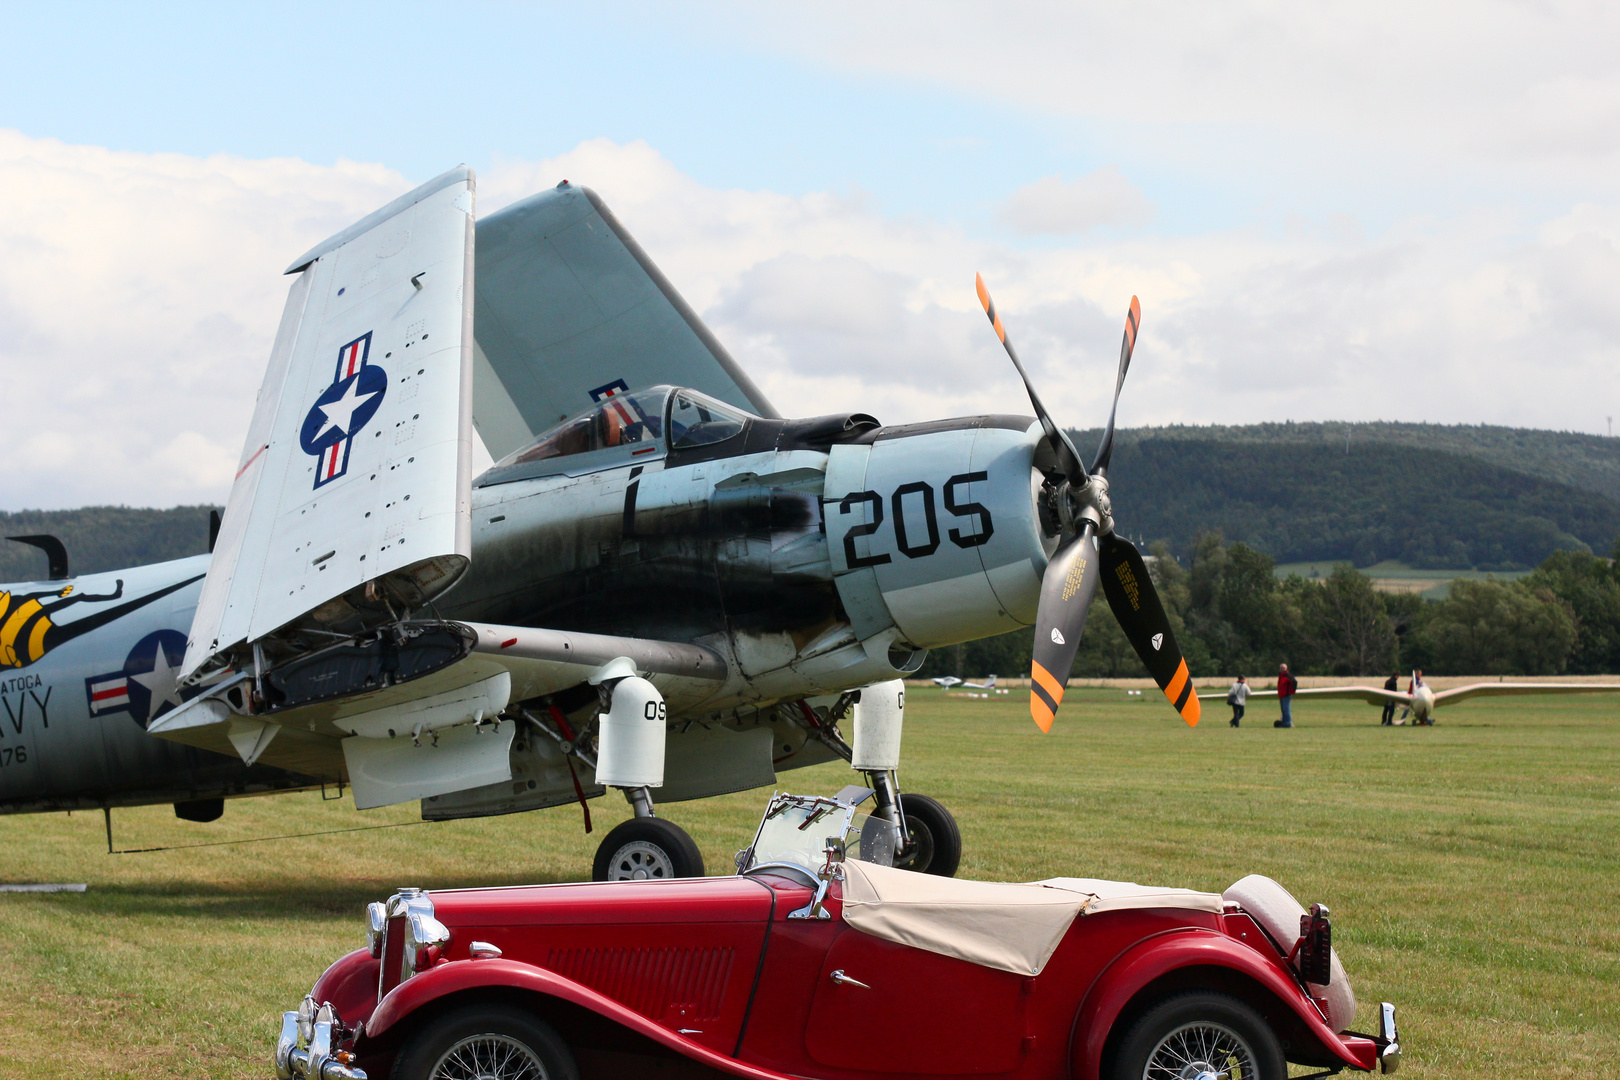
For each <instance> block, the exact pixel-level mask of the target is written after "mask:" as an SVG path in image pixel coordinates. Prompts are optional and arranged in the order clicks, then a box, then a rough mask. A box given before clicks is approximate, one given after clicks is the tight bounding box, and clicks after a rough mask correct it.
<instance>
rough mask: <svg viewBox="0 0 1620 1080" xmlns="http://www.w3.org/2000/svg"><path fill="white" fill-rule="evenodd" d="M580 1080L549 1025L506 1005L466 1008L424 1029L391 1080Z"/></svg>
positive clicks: (404, 1052)
mask: <svg viewBox="0 0 1620 1080" xmlns="http://www.w3.org/2000/svg"><path fill="white" fill-rule="evenodd" d="M537 1066H538V1069H539V1072H538V1075H539V1076H541V1077H544V1080H579V1067H578V1066H577V1065H575V1064H574V1055H573V1054H572V1053H570V1052H569V1050H568V1045H567V1044H566V1043H564V1042H563V1041H562V1039H561V1038H560V1037H559V1036H558V1035H557V1032H556V1031H555V1030H553V1029H552V1027H551V1025H550V1024H548V1023H546V1022H545V1021H544V1020H542V1019H540V1018H539V1017H538V1016H535V1015H533V1014H532V1013H529V1012H526V1011H524V1010H523V1009H519V1008H514V1007H512V1006H510V1005H499V1004H494V1003H484V1004H479V1005H466V1006H463V1007H462V1008H459V1009H455V1010H453V1011H451V1012H448V1013H446V1014H445V1015H444V1016H441V1017H439V1018H438V1019H436V1020H433V1021H431V1022H429V1023H428V1025H427V1026H426V1027H424V1028H422V1029H421V1030H420V1031H418V1032H417V1033H416V1034H415V1035H413V1036H412V1037H411V1039H410V1041H409V1042H407V1043H406V1044H405V1048H404V1049H403V1050H401V1051H400V1054H399V1056H398V1057H396V1058H395V1059H394V1068H393V1070H392V1072H391V1074H390V1075H391V1077H392V1080H465V1078H470V1077H475V1076H478V1077H482V1076H493V1077H497V1078H500V1080H505V1078H506V1077H508V1076H510V1077H513V1078H514V1080H515V1078H518V1077H525V1078H528V1077H534V1076H536V1075H537V1073H536V1067H537Z"/></svg>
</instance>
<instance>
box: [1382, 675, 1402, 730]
mask: <svg viewBox="0 0 1620 1080" xmlns="http://www.w3.org/2000/svg"><path fill="white" fill-rule="evenodd" d="M1400 688H1401V677H1400V676H1399V675H1391V676H1390V677H1389V678H1387V679H1385V680H1384V689H1385V690H1399V689H1400ZM1393 723H1395V703H1394V702H1393V701H1386V702H1384V722H1383V725H1382V726H1384V727H1389V726H1390V725H1391V724H1393Z"/></svg>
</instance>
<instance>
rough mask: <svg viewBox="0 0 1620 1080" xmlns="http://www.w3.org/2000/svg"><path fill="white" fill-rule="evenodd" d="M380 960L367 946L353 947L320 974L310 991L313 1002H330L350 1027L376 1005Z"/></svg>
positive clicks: (339, 1016)
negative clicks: (361, 947) (362, 947)
mask: <svg viewBox="0 0 1620 1080" xmlns="http://www.w3.org/2000/svg"><path fill="white" fill-rule="evenodd" d="M381 966H382V962H381V961H380V960H378V959H377V958H376V957H374V956H372V955H371V950H370V949H356V950H354V952H352V953H349V954H348V955H347V956H340V957H338V959H337V961H336V962H335V963H333V964H332V966H331V967H329V968H327V969H326V970H325V971H323V972H322V973H321V977H320V978H318V979H316V980H315V986H314V987H313V988H312V989H311V990H310V992H309V994H310V996H311V997H313V998H314V999H315V1002H316V1004H324V1003H326V1002H331V1003H332V1008H334V1009H336V1010H337V1014H338V1019H340V1020H342V1021H344V1022H345V1023H347V1024H348V1025H349V1026H351V1027H353V1026H354V1022H355V1021H356V1020H364V1019H365V1018H366V1017H367V1016H369V1015H370V1013H371V1009H372V1006H374V1005H375V1004H377V971H378V969H379V968H380V967H381Z"/></svg>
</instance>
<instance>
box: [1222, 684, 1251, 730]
mask: <svg viewBox="0 0 1620 1080" xmlns="http://www.w3.org/2000/svg"><path fill="white" fill-rule="evenodd" d="M1248 701H1249V681H1248V680H1247V679H1245V678H1244V677H1243V676H1242V675H1239V676H1238V677H1237V682H1235V683H1233V684H1232V689H1230V690H1228V691H1227V692H1226V703H1227V704H1228V705H1230V706H1232V726H1233V727H1238V726H1239V722H1240V721H1241V720H1242V719H1243V707H1244V706H1245V705H1246V704H1248Z"/></svg>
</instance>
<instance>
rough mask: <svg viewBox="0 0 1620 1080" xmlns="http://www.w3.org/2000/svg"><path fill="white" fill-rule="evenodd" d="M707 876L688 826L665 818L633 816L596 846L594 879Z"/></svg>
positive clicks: (618, 879) (617, 879)
mask: <svg viewBox="0 0 1620 1080" xmlns="http://www.w3.org/2000/svg"><path fill="white" fill-rule="evenodd" d="M702 876H703V854H702V852H700V851H698V846H697V844H696V843H695V842H694V841H693V840H692V838H691V837H690V836H688V835H687V834H686V830H685V829H683V828H681V827H680V826H679V825H676V824H675V823H674V822H671V821H665V820H664V819H663V818H653V817H646V818H631V819H630V820H629V821H625V822H621V823H620V824H619V825H618V826H616V827H615V828H614V830H613V831H612V832H610V833H608V834H607V837H606V838H605V839H603V841H602V843H601V845H600V846H599V847H597V849H596V862H595V864H594V865H593V866H592V868H591V880H593V881H640V880H643V879H646V878H658V879H664V878H686V877H702Z"/></svg>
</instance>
